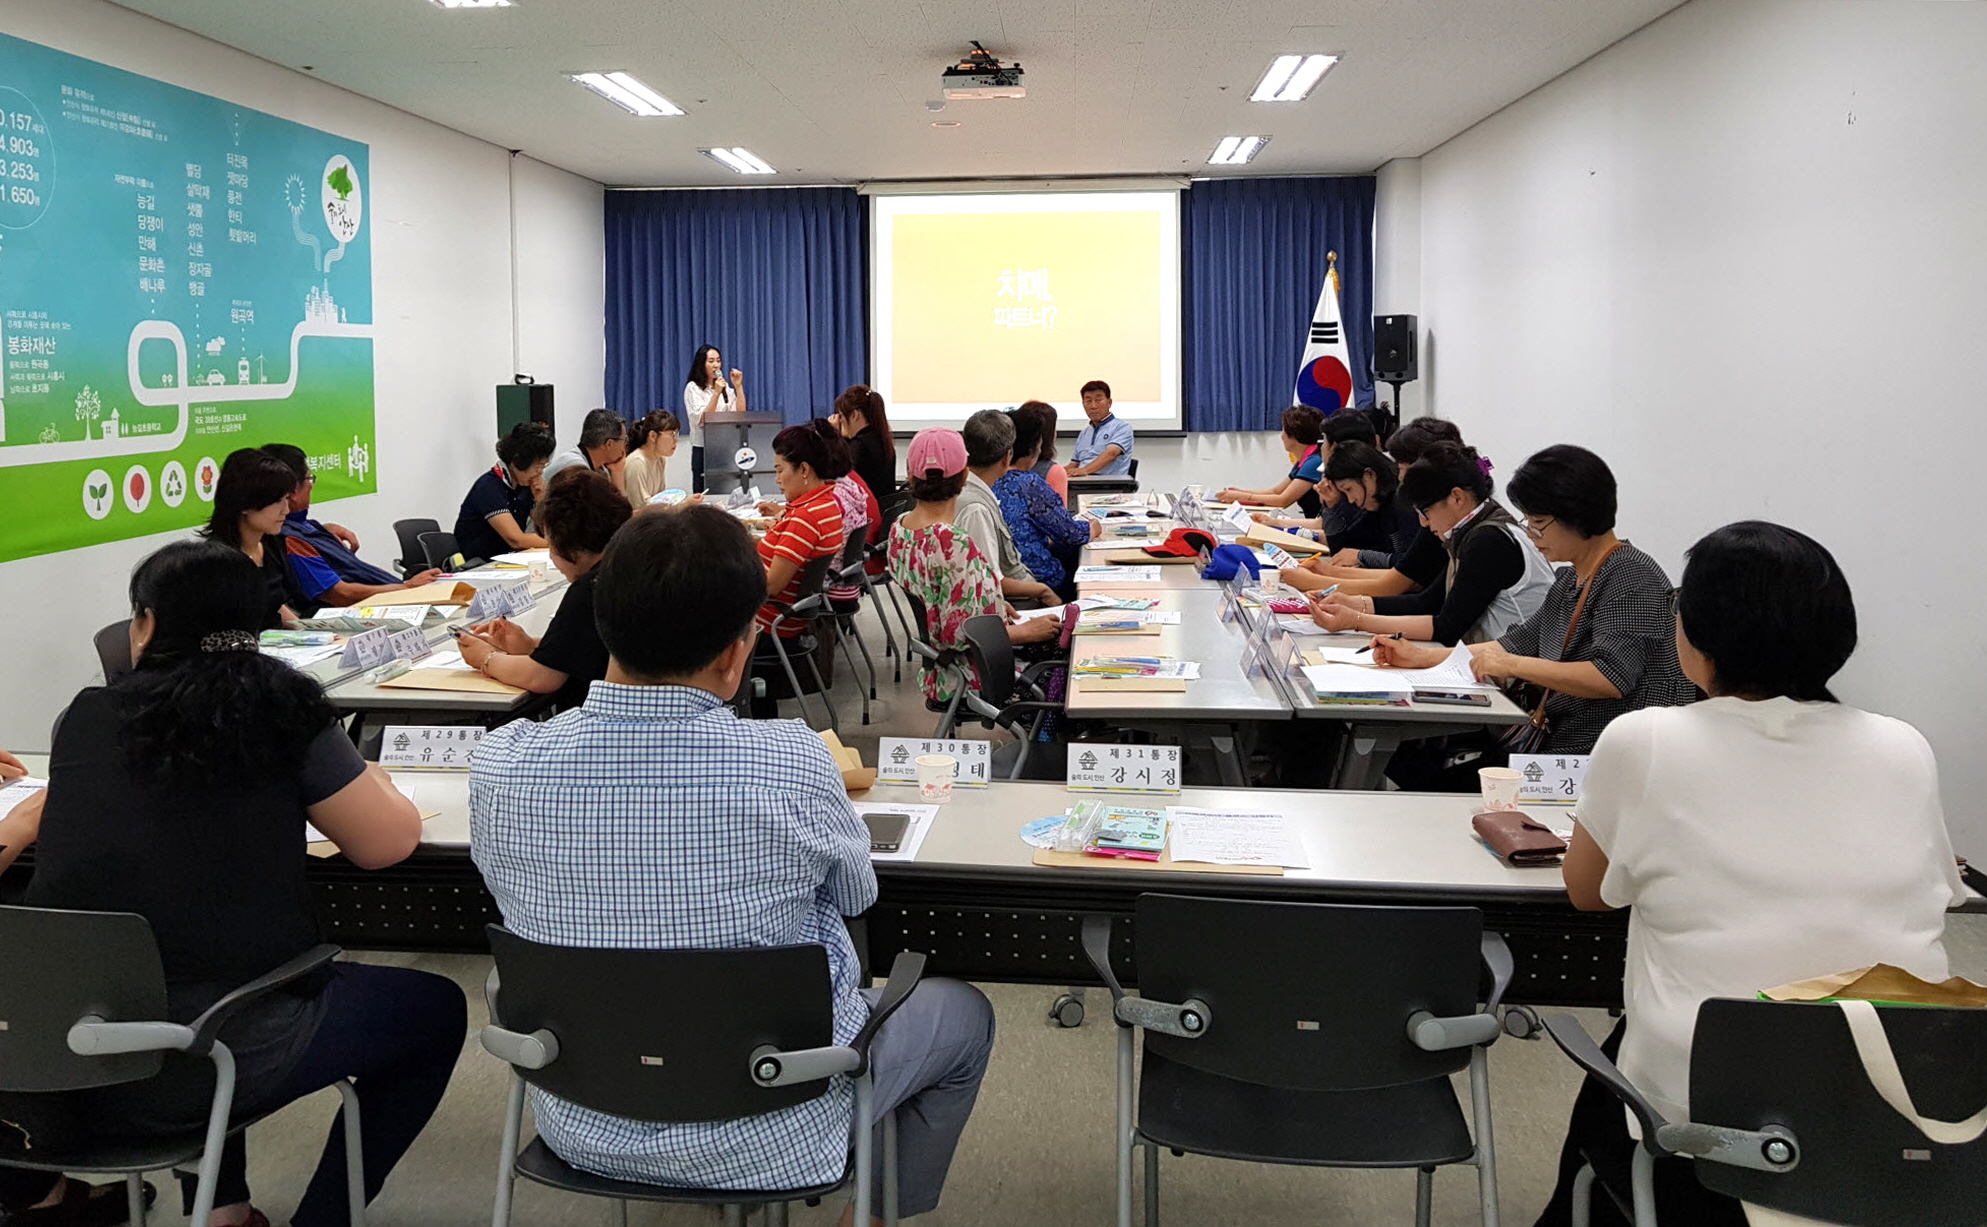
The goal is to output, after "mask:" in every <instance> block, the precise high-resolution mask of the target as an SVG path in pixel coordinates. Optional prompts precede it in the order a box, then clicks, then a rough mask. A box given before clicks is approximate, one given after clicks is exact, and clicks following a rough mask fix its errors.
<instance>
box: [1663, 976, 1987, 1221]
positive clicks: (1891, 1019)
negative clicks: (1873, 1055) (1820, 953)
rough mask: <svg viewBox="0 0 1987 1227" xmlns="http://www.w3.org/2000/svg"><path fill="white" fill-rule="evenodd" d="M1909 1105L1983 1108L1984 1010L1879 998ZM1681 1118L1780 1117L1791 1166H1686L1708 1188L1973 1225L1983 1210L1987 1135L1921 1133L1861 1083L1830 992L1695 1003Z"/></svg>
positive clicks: (1743, 1123)
mask: <svg viewBox="0 0 1987 1227" xmlns="http://www.w3.org/2000/svg"><path fill="white" fill-rule="evenodd" d="M1877 1014H1878V1017H1879V1018H1880V1020H1881V1021H1882V1023H1883V1028H1884V1031H1885V1033H1886V1034H1887V1035H1888V1036H1889V1037H1890V1049H1891V1052H1892V1053H1893V1054H1895V1056H1896V1058H1897V1064H1898V1067H1899V1071H1900V1072H1901V1073H1902V1074H1903V1075H1904V1085H1905V1088H1906V1089H1907V1090H1908V1091H1909V1092H1910V1095H1911V1101H1912V1104H1913V1105H1914V1106H1915V1107H1916V1108H1917V1110H1918V1114H1919V1115H1920V1116H1922V1117H1928V1118H1931V1119H1933V1120H1946V1121H1959V1120H1965V1119H1966V1118H1967V1117H1969V1116H1972V1115H1973V1114H1974V1113H1976V1112H1978V1111H1980V1110H1981V1109H1982V1108H1983V1107H1987V1010H1982V1009H1953V1008H1942V1007H1932V1006H1878V1007H1877ZM1690 1118H1691V1120H1692V1121H1694V1122H1697V1123H1699V1124H1706V1125H1725V1126H1729V1127H1731V1128H1737V1129H1760V1128H1763V1127H1764V1126H1766V1125H1769V1124H1774V1125H1782V1126H1784V1127H1786V1128H1787V1129H1788V1130H1789V1131H1790V1132H1792V1133H1793V1135H1794V1138H1795V1140H1796V1141H1797V1142H1798V1143H1799V1145H1800V1150H1801V1161H1800V1163H1799V1164H1798V1165H1797V1166H1795V1167H1794V1168H1793V1169H1791V1170H1789V1171H1782V1172H1761V1171H1753V1170H1750V1169H1748V1168H1741V1167H1733V1166H1730V1165H1727V1164H1723V1163H1708V1162H1703V1161H1700V1162H1698V1163H1697V1164H1696V1165H1695V1166H1696V1169H1697V1177H1698V1179H1699V1180H1700V1181H1701V1182H1702V1183H1703V1184H1704V1185H1705V1187H1707V1188H1710V1189H1714V1190H1716V1191H1718V1192H1720V1193H1725V1194H1728V1195H1729V1196H1732V1197H1738V1198H1743V1199H1744V1200H1746V1201H1749V1202H1752V1203H1754V1204H1755V1205H1761V1206H1767V1207H1770V1208H1772V1209H1775V1210H1780V1211H1784V1212H1786V1213H1789V1214H1796V1215H1803V1216H1806V1217H1809V1218H1818V1219H1822V1220H1823V1221H1825V1222H1831V1223H1856V1224H1866V1225H1869V1227H1891V1225H1893V1224H1895V1225H1897V1227H1903V1225H1904V1224H1912V1225H1913V1227H1971V1225H1972V1224H1977V1223H1979V1222H1980V1221H1981V1220H1982V1219H1983V1218H1987V1210H1983V1209H1982V1207H1983V1206H1987V1136H1983V1137H1981V1138H1979V1139H1976V1140H1975V1141H1973V1142H1971V1143H1967V1144H1964V1145H1938V1144H1935V1143H1933V1142H1931V1141H1928V1140H1927V1139H1926V1137H1925V1135H1924V1134H1923V1133H1922V1132H1920V1131H1919V1129H1918V1128H1917V1126H1915V1125H1913V1124H1912V1123H1911V1122H1910V1121H1908V1120H1906V1119H1905V1118H1904V1117H1903V1116H1902V1115H1900V1114H1899V1113H1898V1112H1896V1111H1894V1110H1892V1109H1891V1107H1890V1106H1889V1105H1887V1104H1886V1103H1885V1102H1884V1101H1883V1099H1882V1098H1880V1097H1879V1096H1878V1094H1877V1092H1876V1090H1875V1088H1874V1087H1872V1086H1871V1085H1870V1079H1869V1077H1868V1075H1866V1074H1865V1073H1864V1072H1863V1062H1862V1060H1861V1058H1860V1057H1858V1056H1857V1053H1856V1045H1855V1041H1854V1040H1853V1039H1851V1038H1850V1034H1849V1026H1848V1022H1847V1020H1846V1019H1845V1018H1844V1017H1843V1014H1842V1011H1841V1010H1840V1009H1839V1008H1837V1007H1836V1006H1834V1005H1832V1004H1821V1003H1809V1002H1780V1001H1756V1000H1755V1001H1740V1000H1730V999H1718V998H1714V999H1713V1000H1710V1001H1706V1002H1705V1003H1704V1004H1703V1005H1701V1006H1699V1007H1698V1011H1697V1030H1696V1033H1695V1035H1694V1036H1693V1038H1692V1039H1691V1048H1690Z"/></svg>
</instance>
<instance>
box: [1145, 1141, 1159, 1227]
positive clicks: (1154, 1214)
mask: <svg viewBox="0 0 1987 1227" xmlns="http://www.w3.org/2000/svg"><path fill="white" fill-rule="evenodd" d="M1145 1227H1159V1147H1157V1146H1155V1145H1153V1144H1152V1143H1151V1142H1147V1143H1146V1144H1145Z"/></svg>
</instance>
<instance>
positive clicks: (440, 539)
mask: <svg viewBox="0 0 1987 1227" xmlns="http://www.w3.org/2000/svg"><path fill="white" fill-rule="evenodd" d="M455 555H456V544H455V534H454V533H445V532H442V531H441V530H439V529H437V530H435V531H434V532H426V533H422V534H421V557H422V558H423V559H425V560H426V562H427V565H428V566H430V567H441V568H443V569H444V570H446V569H447V568H448V562H449V559H451V558H453V557H455Z"/></svg>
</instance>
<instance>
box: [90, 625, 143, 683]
mask: <svg viewBox="0 0 1987 1227" xmlns="http://www.w3.org/2000/svg"><path fill="white" fill-rule="evenodd" d="M92 642H93V643H95V645H96V649H97V663H98V664H99V665H102V666H103V682H104V685H106V686H108V685H110V684H111V683H112V682H114V681H116V680H117V679H118V678H120V677H123V676H124V675H125V674H127V673H129V672H131V670H132V669H133V668H135V667H136V665H135V663H134V662H133V661H132V659H131V619H129V618H125V619H124V620H123V621H121V622H113V623H111V624H110V625H109V626H106V627H104V628H103V629H102V630H100V631H98V632H97V633H96V636H95V637H94V639H93V640H92Z"/></svg>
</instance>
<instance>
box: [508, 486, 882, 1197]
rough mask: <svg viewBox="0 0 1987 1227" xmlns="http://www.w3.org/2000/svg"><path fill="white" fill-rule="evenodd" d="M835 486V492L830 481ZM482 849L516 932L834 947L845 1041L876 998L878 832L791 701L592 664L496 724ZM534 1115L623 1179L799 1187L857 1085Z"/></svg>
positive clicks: (831, 1160) (563, 941)
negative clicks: (791, 712) (727, 1106)
mask: <svg viewBox="0 0 1987 1227" xmlns="http://www.w3.org/2000/svg"><path fill="white" fill-rule="evenodd" d="M828 497H829V499H830V501H831V502H832V501H833V498H834V495H833V494H832V493H830V494H829V496H828ZM469 817H470V854H471V855H472V857H473V858H474V859H475V861H476V866H477V868H478V869H480V870H482V872H483V879H484V881H485V882H487V883H488V884H489V887H490V892H491V894H492V895H494V896H495V897H496V900H497V906H498V907H499V908H500V909H501V910H502V911H503V915H504V924H505V925H506V926H507V927H509V928H510V929H511V931H512V932H514V933H516V934H518V935H519V936H520V937H524V938H528V939H530V940H532V941H538V942H547V943H552V944H557V945H567V946H595V947H613V948H620V949H686V948H687V949H701V950H722V949H743V948H752V947H761V946H781V945H804V944H814V945H821V946H825V947H826V948H827V950H828V967H829V974H830V976H831V978H832V980H833V985H832V988H833V994H834V1001H835V1026H834V1036H835V1042H836V1043H838V1044H845V1043H848V1042H849V1041H850V1040H852V1039H853V1038H854V1037H855V1034H856V1032H857V1031H859V1030H861V1029H862V1024H863V1023H864V1022H865V1021H867V1019H868V1017H869V1007H868V1005H867V1004H866V1003H865V1002H864V1000H863V998H862V997H861V995H860V994H859V992H858V989H859V988H860V973H859V970H858V964H857V961H856V953H855V947H854V945H853V944H852V943H851V942H850V940H849V935H848V929H847V927H846V925H845V924H844V923H843V920H842V918H843V917H844V916H854V915H857V914H859V913H861V912H862V911H864V910H865V909H867V908H868V907H869V906H870V905H871V904H872V903H874V902H875V901H876V875H875V873H874V872H873V871H872V870H871V869H870V865H869V834H868V830H867V829H866V828H865V827H864V826H863V824H862V820H861V819H860V818H858V817H857V816H856V813H855V810H854V809H853V808H852V807H851V806H850V805H849V800H848V796H847V794H846V793H845V792H844V791H843V788H842V777H841V773H840V770H839V769H838V768H837V767H836V766H835V763H834V760H833V759H831V758H830V757H829V755H828V751H827V748H826V747H825V746H823V745H822V743H821V739H820V738H819V737H817V736H816V735H815V734H814V733H813V732H811V731H810V730H809V729H808V728H807V726H806V725H804V724H802V723H801V722H799V721H797V720H739V719H738V718H737V717H736V716H734V715H733V714H732V711H731V709H730V708H729V707H727V706H726V705H725V703H724V701H723V700H721V699H720V698H718V697H717V696H716V695H714V694H711V693H709V692H708V691H704V690H697V689H693V688H690V687H685V686H623V685H617V684H615V683H612V682H605V681H598V682H595V683H594V684H593V689H592V692H591V693H590V694H589V695H588V697H587V700H586V703H585V705H584V706H581V707H579V708H576V709H574V710H572V711H569V712H566V713H565V714H563V715H561V716H558V717H557V718H555V719H552V720H548V721H546V722H544V723H542V724H535V723H532V722H530V721H526V720H519V721H515V722H513V723H511V724H507V725H505V726H504V727H502V728H500V729H496V730H494V731H492V732H490V733H486V734H485V735H484V737H483V740H482V742H481V743H480V744H479V745H478V746H477V748H476V758H475V762H474V765H473V766H472V767H471V768H470V773H469ZM531 1102H532V1111H533V1112H534V1113H535V1114H536V1116H537V1120H538V1132H539V1134H540V1136H542V1137H543V1138H544V1139H545V1142H546V1144H547V1145H549V1146H550V1147H551V1148H552V1149H553V1151H554V1152H556V1153H557V1154H558V1155H559V1157H560V1158H562V1159H564V1160H565V1161H566V1162H568V1163H570V1164H572V1165H573V1166H574V1167H578V1168H581V1169H583V1170H586V1171H590V1172H595V1173H598V1174H599V1175H603V1176H611V1177H615V1178H618V1179H622V1180H640V1181H647V1182H650V1183H654V1184H670V1185H683V1186H695V1187H703V1188H717V1189H769V1188H791V1187H795V1186H799V1185H809V1184H818V1183H826V1182H828V1181H831V1180H834V1179H835V1178H837V1177H838V1176H840V1175H841V1173H842V1171H843V1169H844V1167H845V1165H846V1163H847V1161H848V1150H849V1123H850V1120H851V1119H852V1117H853V1112H854V1103H855V1099H854V1089H853V1087H852V1085H851V1084H850V1083H849V1081H848V1079H846V1078H836V1079H834V1080H833V1081H832V1082H831V1083H830V1084H829V1089H828V1092H827V1093H826V1094H824V1095H822V1096H821V1097H820V1098H818V1099H813V1100H809V1101H808V1102H806V1103H803V1104H797V1105H795V1106H793V1107H790V1108H781V1109H779V1110H777V1111H773V1112H766V1113H761V1114H760V1115H757V1116H752V1117H748V1118H745V1119H743V1120H735V1121H707V1122H698V1123H694V1124H657V1123H654V1122H646V1121H634V1120H627V1119H625V1118H622V1117H618V1116H610V1115H607V1114H606V1113H602V1112H594V1111H590V1110H588V1109H585V1108H580V1107H577V1106H575V1105H573V1104H570V1103H567V1102H566V1101H564V1100H561V1099H559V1098H557V1097H555V1096H552V1095H548V1094H545V1093H543V1092H541V1091H538V1090H536V1089H534V1090H533V1091H532V1093H531Z"/></svg>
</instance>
